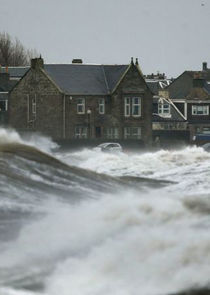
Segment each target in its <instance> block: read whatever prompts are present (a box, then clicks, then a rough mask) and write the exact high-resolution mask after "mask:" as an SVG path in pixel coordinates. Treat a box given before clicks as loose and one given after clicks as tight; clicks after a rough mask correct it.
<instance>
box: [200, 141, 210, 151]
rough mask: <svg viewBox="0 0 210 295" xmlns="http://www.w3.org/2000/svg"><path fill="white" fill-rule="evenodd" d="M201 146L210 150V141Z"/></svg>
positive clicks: (205, 149)
mask: <svg viewBox="0 0 210 295" xmlns="http://www.w3.org/2000/svg"><path fill="white" fill-rule="evenodd" d="M201 147H202V148H203V149H204V151H206V152H210V142H208V143H205V144H204V145H202V146H201Z"/></svg>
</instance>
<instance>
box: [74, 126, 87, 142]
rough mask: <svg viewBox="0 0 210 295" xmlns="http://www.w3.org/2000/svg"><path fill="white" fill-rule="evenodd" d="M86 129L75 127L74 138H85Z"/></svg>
mask: <svg viewBox="0 0 210 295" xmlns="http://www.w3.org/2000/svg"><path fill="white" fill-rule="evenodd" d="M87 134H88V129H87V127H85V126H76V127H75V128H74V137H75V138H77V139H84V138H87Z"/></svg>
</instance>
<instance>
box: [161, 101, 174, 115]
mask: <svg viewBox="0 0 210 295" xmlns="http://www.w3.org/2000/svg"><path fill="white" fill-rule="evenodd" d="M158 115H160V116H162V117H170V116H171V106H170V104H169V103H168V102H166V101H164V100H162V99H161V100H159V102H158Z"/></svg>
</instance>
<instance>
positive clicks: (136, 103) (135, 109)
mask: <svg viewBox="0 0 210 295" xmlns="http://www.w3.org/2000/svg"><path fill="white" fill-rule="evenodd" d="M140 111H141V110H140V98H139V97H133V98H132V115H133V116H135V117H139V116H140V115H141V113H140Z"/></svg>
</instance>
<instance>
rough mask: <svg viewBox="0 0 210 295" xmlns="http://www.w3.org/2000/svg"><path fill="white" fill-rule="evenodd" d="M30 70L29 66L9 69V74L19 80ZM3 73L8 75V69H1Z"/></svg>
mask: <svg viewBox="0 0 210 295" xmlns="http://www.w3.org/2000/svg"><path fill="white" fill-rule="evenodd" d="M29 69H30V67H29V66H25V67H8V73H9V74H10V78H18V79H20V78H21V77H22V76H23V75H25V73H26V72H27V71H28V70H29ZM1 72H2V73H6V67H1Z"/></svg>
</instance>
